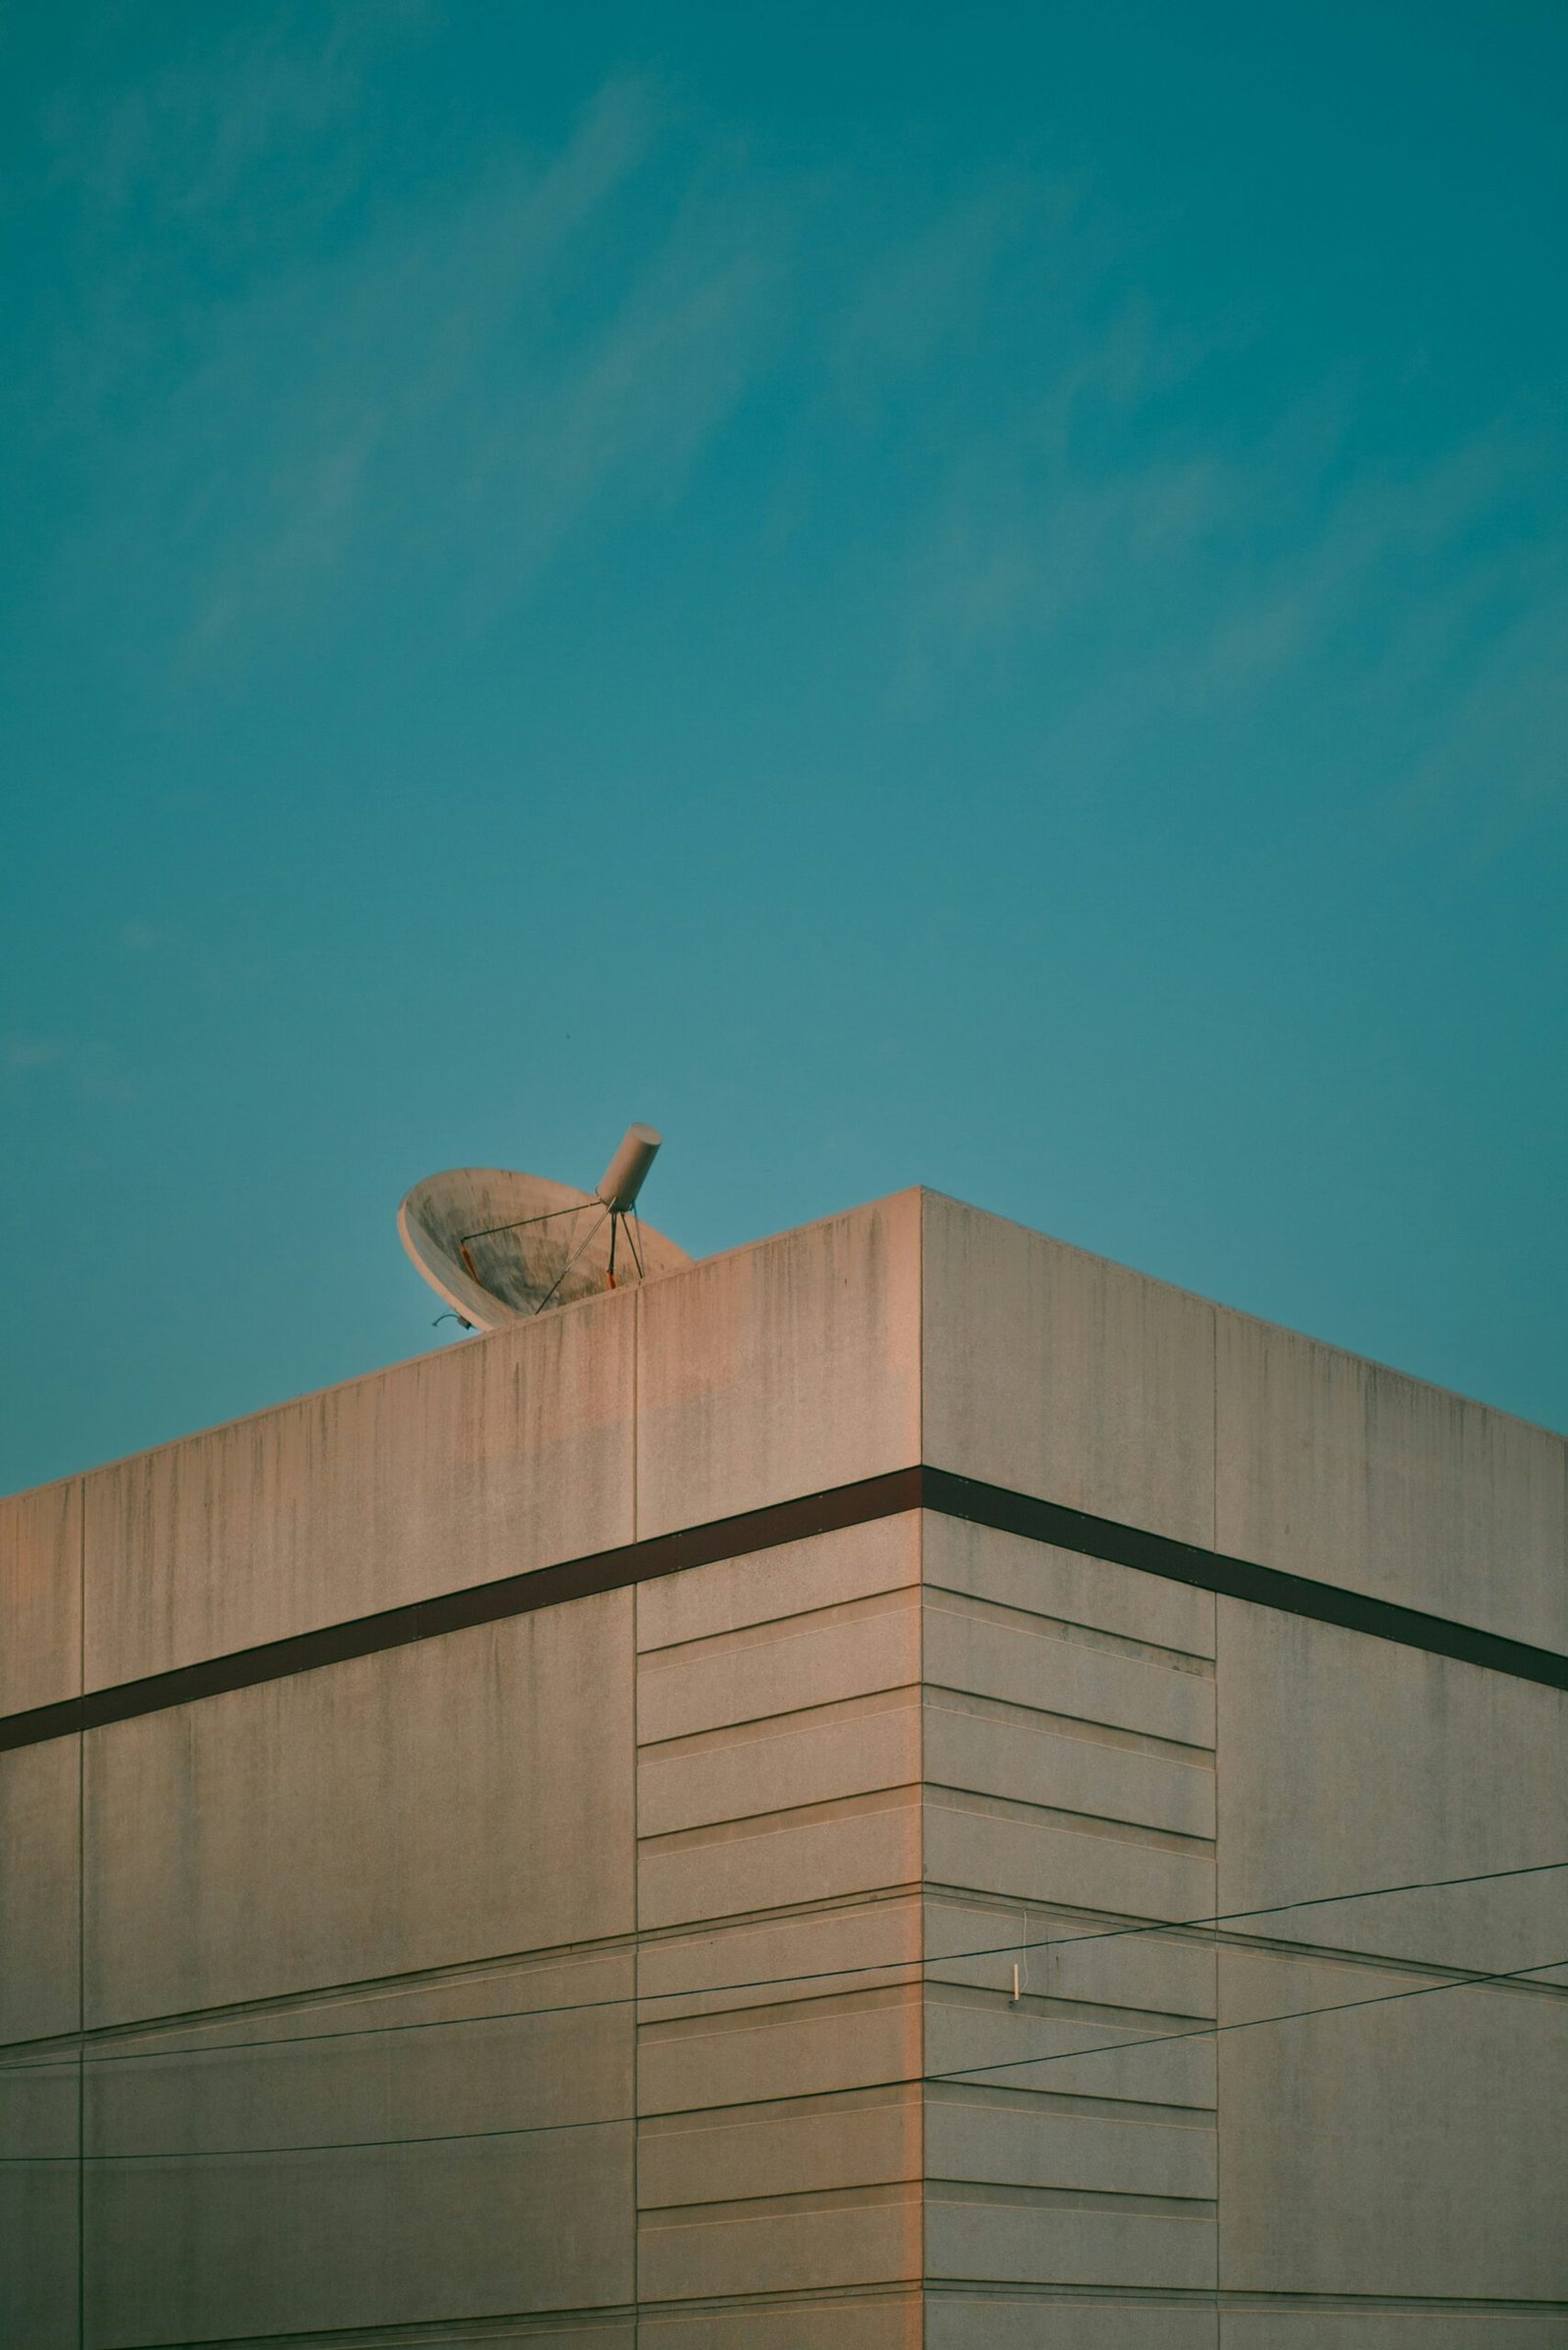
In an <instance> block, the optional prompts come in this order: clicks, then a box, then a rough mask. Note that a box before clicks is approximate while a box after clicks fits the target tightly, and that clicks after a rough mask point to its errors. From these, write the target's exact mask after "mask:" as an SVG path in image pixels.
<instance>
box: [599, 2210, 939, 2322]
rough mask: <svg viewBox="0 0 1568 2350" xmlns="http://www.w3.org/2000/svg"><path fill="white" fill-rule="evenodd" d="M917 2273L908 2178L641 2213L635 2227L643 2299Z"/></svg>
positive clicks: (915, 2220)
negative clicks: (899, 2182) (831, 2190)
mask: <svg viewBox="0 0 1568 2350" xmlns="http://www.w3.org/2000/svg"><path fill="white" fill-rule="evenodd" d="M919 2274H920V2190H919V2187H918V2185H916V2184H913V2183H910V2184H907V2185H896V2186H878V2187H846V2188H842V2189H839V2190H837V2191H836V2192H834V2193H832V2194H824V2195H775V2196H768V2197H765V2198H762V2199H760V2200H759V2201H757V2202H746V2203H734V2202H732V2203H723V2204H717V2205H709V2206H707V2207H705V2208H703V2209H701V2210H699V2211H694V2212H645V2213H644V2214H643V2218H642V2225H641V2227H640V2228H639V2229H638V2231H637V2277H638V2290H639V2292H640V2293H641V2294H643V2295H644V2296H645V2297H646V2298H647V2299H648V2300H650V2301H674V2300H697V2299H706V2298H709V2297H711V2296H716V2295H718V2294H721V2293H787V2292H802V2291H809V2290H816V2291H820V2290H822V2289H823V2288H824V2287H831V2286H834V2285H846V2284H872V2283H877V2282H880V2281H881V2280H882V2279H884V2278H890V2277H897V2278H906V2277H909V2278H914V2277H919Z"/></svg>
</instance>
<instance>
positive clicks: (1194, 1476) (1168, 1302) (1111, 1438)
mask: <svg viewBox="0 0 1568 2350" xmlns="http://www.w3.org/2000/svg"><path fill="white" fill-rule="evenodd" d="M923 1199H924V1209H925V1214H924V1228H925V1266H924V1272H925V1285H924V1308H925V1310H924V1324H923V1333H924V1335H923V1362H924V1452H925V1458H926V1459H927V1460H928V1461H929V1462H931V1463H932V1464H933V1466H935V1467H937V1468H943V1469H955V1470H956V1471H957V1472H958V1473H959V1474H960V1475H962V1476H965V1477H979V1478H983V1479H985V1480H986V1481H987V1482H988V1483H990V1484H993V1485H1000V1486H1005V1487H1008V1488H1011V1489H1012V1490H1014V1491H1016V1492H1018V1493H1035V1494H1038V1495H1039V1496H1040V1497H1041V1498H1042V1499H1044V1500H1047V1501H1059V1502H1064V1503H1066V1504H1067V1505H1068V1506H1069V1507H1070V1508H1073V1509H1084V1510H1091V1511H1093V1512H1094V1513H1095V1514H1096V1515H1097V1516H1100V1517H1106V1518H1114V1519H1116V1520H1118V1521H1119V1522H1122V1523H1124V1524H1128V1525H1133V1526H1144V1527H1150V1528H1152V1530H1153V1531H1154V1532H1155V1533H1157V1534H1165V1535H1171V1536H1173V1537H1175V1538H1176V1539H1177V1540H1178V1541H1181V1542H1212V1540H1213V1532H1214V1487H1213V1474H1214V1320H1213V1317H1214V1309H1213V1307H1212V1306H1210V1305H1208V1304H1207V1303H1206V1302H1205V1301H1204V1300H1203V1299H1202V1298H1200V1297H1188V1296H1187V1294H1186V1293H1185V1292H1184V1291H1182V1290H1173V1289H1168V1288H1166V1287H1165V1285H1164V1284H1163V1283H1161V1282H1157V1281H1150V1280H1148V1279H1147V1278H1146V1277H1145V1276H1144V1275H1143V1274H1141V1273H1132V1272H1129V1271H1128V1270H1127V1268H1126V1267H1125V1266H1123V1265H1114V1264H1109V1263H1107V1262H1106V1261H1105V1259H1104V1258H1103V1257H1098V1256H1088V1255H1086V1254H1084V1252H1083V1251H1082V1250H1081V1249H1077V1248H1064V1247H1063V1246H1062V1244H1061V1243H1060V1242H1059V1241H1053V1240H1048V1239H1047V1238H1046V1237H1045V1235H1044V1234H1042V1233H1038V1232H1028V1231H1025V1230H1024V1228H1023V1227H1022V1226H1021V1225H1018V1224H1007V1223H1004V1222H1003V1221H1002V1219H1001V1218H1000V1217H997V1216H988V1215H982V1214H981V1213H980V1211H979V1210H978V1209H976V1208H972V1207H964V1206H962V1205H960V1203H959V1202H958V1201H957V1200H956V1199H942V1198H940V1197H939V1196H938V1195H936V1194H935V1193H931V1192H927V1193H925V1194H924V1195H923Z"/></svg>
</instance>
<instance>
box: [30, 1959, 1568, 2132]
mask: <svg viewBox="0 0 1568 2350" xmlns="http://www.w3.org/2000/svg"><path fill="white" fill-rule="evenodd" d="M1554 1967H1568V1955H1565V1956H1564V1957H1562V1958H1541V1959H1538V1960H1537V1961H1536V1963H1535V1965H1534V1966H1533V1967H1508V1968H1505V1969H1504V1970H1503V1971H1502V1972H1501V1973H1500V1974H1495V1975H1452V1976H1450V1977H1449V1978H1448V1980H1447V1981H1446V1983H1418V1984H1417V1986H1416V1988H1415V1989H1414V1990H1411V1991H1375V1992H1374V1993H1373V1994H1372V1995H1371V1997H1370V1998H1366V1999H1334V2000H1331V2001H1330V2002H1329V2003H1328V2004H1327V2005H1326V2006H1324V2007H1293V2008H1288V2009H1287V2010H1286V2012H1285V2013H1284V2014H1283V2015H1278V2016H1247V2017H1243V2018H1241V2019H1240V2020H1239V2021H1238V2022H1236V2023H1234V2024H1219V2023H1215V2024H1200V2025H1198V2026H1196V2027H1195V2028H1194V2030H1192V2031H1191V2032H1153V2033H1152V2034H1151V2036H1150V2037H1149V2038H1148V2039H1142V2040H1102V2041H1101V2043H1100V2045H1099V2046H1098V2047H1096V2048H1063V2049H1060V2050H1058V2051H1057V2052H1056V2053H1055V2054H1054V2055H1052V2056H1017V2057H1009V2058H1008V2059H1007V2060H1006V2061H1005V2063H1003V2064H995V2065H962V2066H958V2067H956V2068H955V2069H954V2070H953V2071H952V2072H949V2073H927V2074H925V2075H924V2077H923V2078H924V2079H925V2080H927V2081H972V2080H973V2079H974V2077H975V2075H976V2074H977V2073H1014V2072H1016V2071H1017V2070H1018V2068H1019V2067H1020V2066H1021V2065H1063V2064H1074V2063H1076V2062H1077V2060H1078V2058H1079V2057H1081V2056H1114V2055H1119V2054H1120V2053H1121V2052H1122V2051H1123V2050H1125V2049H1129V2048H1157V2047H1159V2046H1161V2045H1162V2044H1163V2043H1164V2042H1165V2041H1166V2040H1199V2039H1209V2038H1215V2037H1217V2036H1218V2034H1219V2033H1220V2032H1255V2031H1256V2029H1257V2027H1258V2026H1259V2025H1260V2024H1297V2023H1299V2022H1300V2021H1301V2020H1302V2019H1303V2018H1304V2017H1307V2016H1339V2015H1343V2014H1344V2013H1345V2011H1346V2009H1347V2008H1350V2007H1389V2006H1392V2004H1393V2003H1394V2001H1395V2000H1396V1999H1426V1998H1429V1997H1430V1996H1431V1995H1432V1994H1433V1993H1434V1992H1435V1991H1464V1990H1471V1989H1474V1988H1475V1987H1476V1986H1477V1985H1478V1984H1485V1983H1519V1982H1521V1981H1523V1979H1524V1978H1525V1977H1526V1976H1529V1975H1546V1974H1549V1973H1550V1972H1551V1970H1552V1969H1553V1968H1554ZM67 2159H69V2158H67Z"/></svg>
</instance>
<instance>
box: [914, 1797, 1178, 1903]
mask: <svg viewBox="0 0 1568 2350" xmlns="http://www.w3.org/2000/svg"><path fill="white" fill-rule="evenodd" d="M992 1800H994V1799H993V1798H988V1797H985V1796H971V1797H969V1798H968V1799H967V1800H966V1801H964V1802H962V1803H959V1802H958V1801H956V1799H955V1798H953V1797H951V1796H950V1795H949V1794H948V1793H947V1791H946V1789H945V1788H940V1787H934V1788H931V1789H929V1790H928V1792H927V1798H926V1806H925V1821H924V1827H925V1875H926V1880H927V1882H928V1883H929V1884H931V1885H952V1886H955V1887H957V1888H959V1889H961V1890H964V1891H969V1892H988V1893H1004V1894H1009V1895H1011V1896H1012V1897H1013V1898H1014V1899H1016V1900H1018V1901H1020V1902H1029V1903H1036V1902H1053V1903H1056V1904H1059V1905H1061V1906H1063V1907H1067V1908H1072V1909H1089V1910H1102V1911H1110V1912H1113V1913H1114V1914H1115V1915H1117V1916H1119V1917H1127V1918H1207V1917H1211V1916H1212V1915H1213V1910H1214V1864H1213V1862H1212V1861H1211V1860H1209V1859H1207V1858H1205V1857H1203V1856H1202V1852H1201V1847H1199V1851H1198V1857H1191V1856H1189V1855H1188V1854H1187V1853H1186V1852H1182V1851H1169V1850H1166V1849H1165V1848H1164V1847H1162V1846H1161V1845H1158V1844H1155V1843H1151V1842H1146V1841H1143V1840H1140V1839H1138V1838H1137V1836H1136V1834H1135V1833H1134V1832H1129V1833H1127V1834H1116V1835H1088V1834H1084V1833H1079V1832H1077V1831H1074V1830H1073V1829H1070V1828H1067V1827H1064V1826H1062V1825H1060V1824H1059V1823H1057V1822H1054V1821H1052V1820H1050V1819H1049V1818H1047V1817H1044V1816H1042V1815H1039V1814H1036V1815H1035V1816H1033V1817H1031V1816H1029V1814H1028V1811H1027V1807H1026V1806H1024V1805H1021V1804H1020V1805H1019V1806H1018V1807H1017V1809H1016V1812H998V1811H992V1810H988V1809H986V1808H984V1807H985V1806H986V1804H987V1803H988V1802H990V1801H992Z"/></svg>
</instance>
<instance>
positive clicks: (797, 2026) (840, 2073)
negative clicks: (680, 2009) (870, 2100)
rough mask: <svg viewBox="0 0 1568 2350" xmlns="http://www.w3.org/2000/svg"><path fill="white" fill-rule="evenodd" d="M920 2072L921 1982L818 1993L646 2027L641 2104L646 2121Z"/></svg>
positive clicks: (881, 2083) (882, 2082) (640, 2057)
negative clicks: (660, 2115)
mask: <svg viewBox="0 0 1568 2350" xmlns="http://www.w3.org/2000/svg"><path fill="white" fill-rule="evenodd" d="M919 2074H920V1995H919V1986H918V1984H913V1985H910V1986H909V1987H908V1988H888V1989H884V1990H875V1991H859V1992H843V1991H830V1992H822V1993H819V1994H818V1995H817V1996H816V1997H814V1998H806V1999H798V2000H793V2001H783V2000H773V2001H770V2002H769V2003H768V2004H766V2005H765V2006H758V2007H755V2008H752V2009H743V2008H736V2009H732V2010H731V2011H729V2012H728V2013H726V2014H723V2015H713V2016H701V2017H691V2018H688V2019H686V2020H684V2021H680V2022H674V2023H666V2024H656V2025H644V2027H643V2029H642V2032H640V2034H639V2036H638V2050H637V2075H638V2091H637V2110H638V2112H639V2113H640V2114H642V2115H643V2116H645V2117H646V2116H648V2115H651V2114H662V2113H682V2112H684V2113H701V2112H704V2111H706V2110H708V2109H709V2108H711V2107H713V2106H718V2105H737V2106H738V2105H747V2104H758V2103H766V2102H774V2101H777V2100H779V2099H782V2098H787V2097H810V2096H817V2095H822V2094H831V2093H833V2092H836V2091H839V2090H844V2089H855V2088H882V2087H886V2086H887V2085H888V2084H889V2083H890V2082H894V2081H914V2080H917V2079H918V2077H919Z"/></svg>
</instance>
